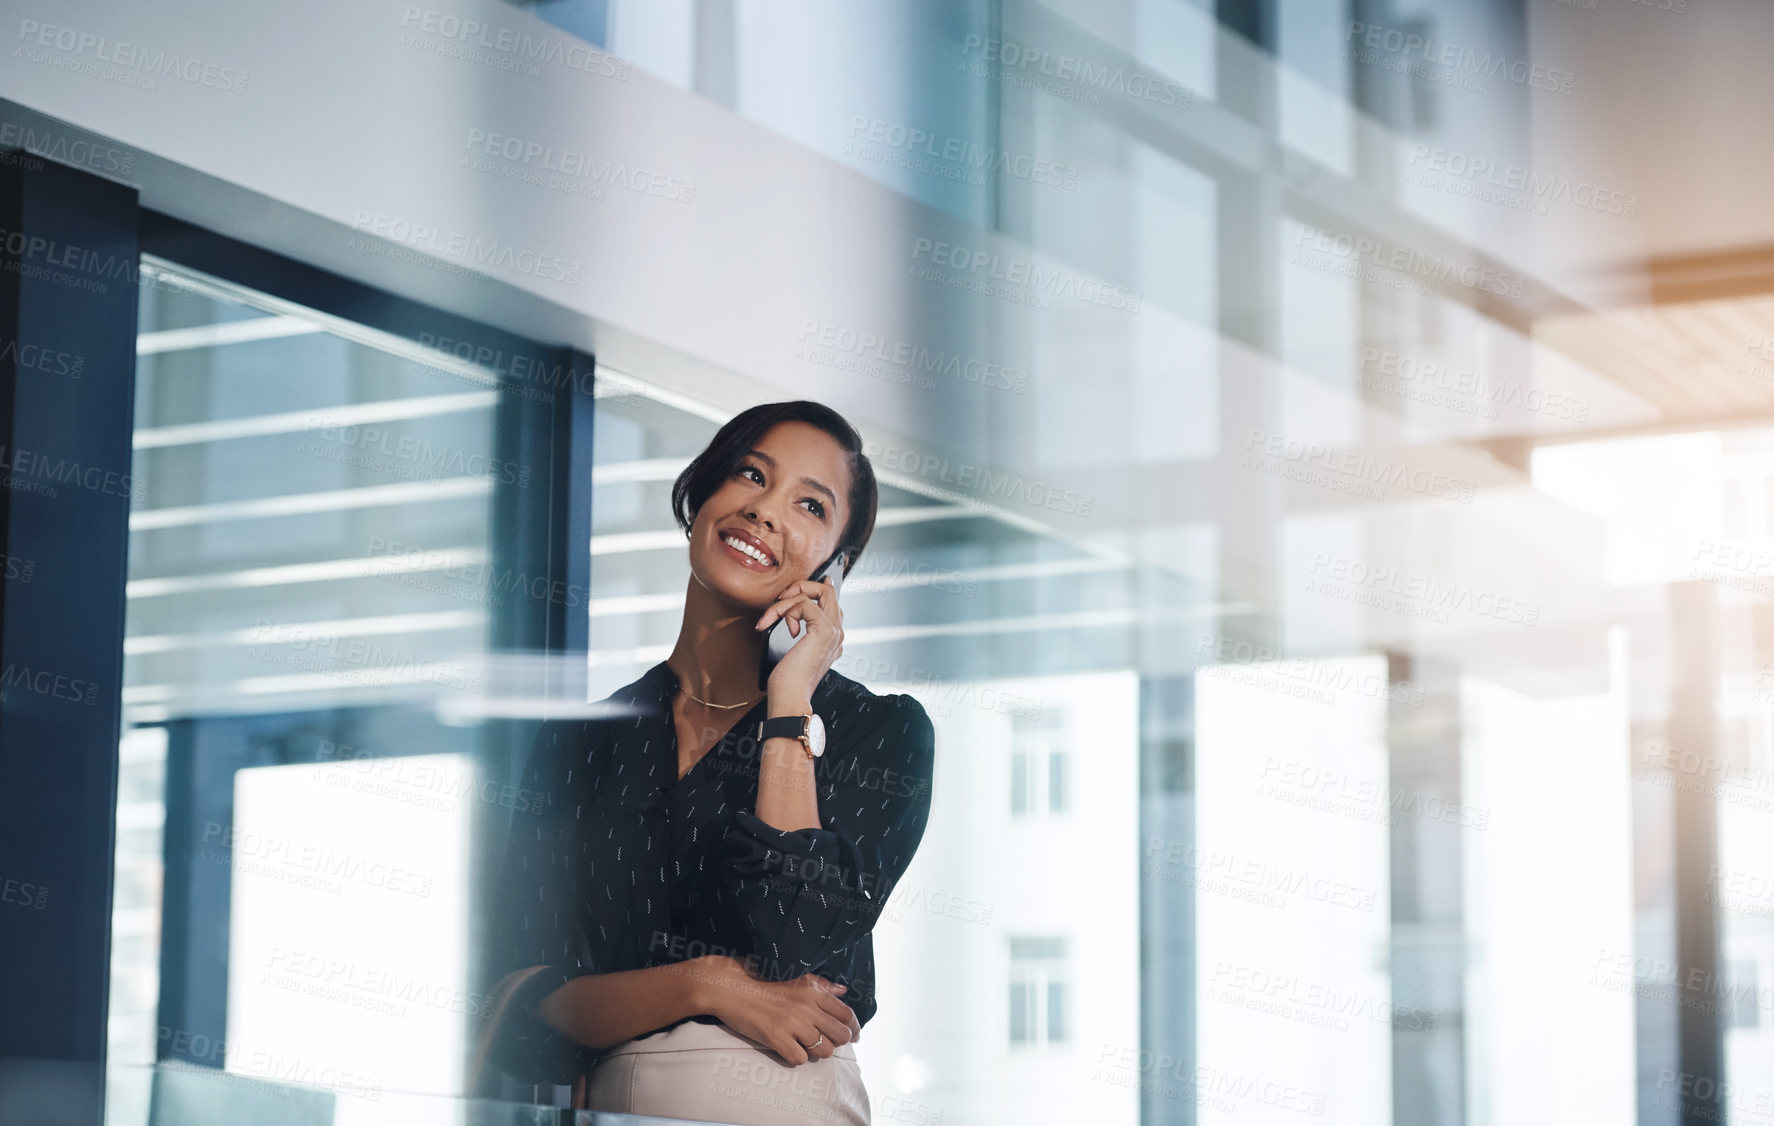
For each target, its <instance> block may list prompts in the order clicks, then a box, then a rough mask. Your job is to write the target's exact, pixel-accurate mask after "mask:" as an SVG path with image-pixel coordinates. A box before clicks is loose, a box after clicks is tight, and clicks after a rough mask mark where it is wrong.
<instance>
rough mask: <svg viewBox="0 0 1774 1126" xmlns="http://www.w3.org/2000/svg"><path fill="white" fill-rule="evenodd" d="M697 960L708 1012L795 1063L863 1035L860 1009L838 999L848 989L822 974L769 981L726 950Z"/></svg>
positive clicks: (824, 1056) (823, 1054)
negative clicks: (755, 973) (859, 1016)
mask: <svg viewBox="0 0 1774 1126" xmlns="http://www.w3.org/2000/svg"><path fill="white" fill-rule="evenodd" d="M693 961H695V962H697V963H700V964H699V965H698V967H697V970H698V973H697V975H696V978H697V981H698V983H699V984H700V986H701V988H700V990H699V995H700V997H701V1004H702V1008H703V1011H704V1012H707V1013H709V1014H711V1015H713V1016H717V1017H719V1018H721V1022H722V1023H724V1024H725V1025H727V1027H729V1028H731V1029H732V1030H733V1031H735V1032H737V1033H739V1034H740V1035H741V1036H749V1037H751V1038H752V1039H753V1040H756V1041H758V1042H759V1043H762V1044H765V1045H767V1046H768V1047H769V1048H770V1049H771V1050H772V1051H774V1052H775V1053H776V1054H777V1055H779V1056H781V1057H782V1058H783V1060H784V1061H785V1062H786V1063H788V1065H789V1066H790V1067H799V1066H800V1065H801V1064H804V1063H806V1062H808V1060H809V1059H821V1060H822V1059H827V1058H829V1057H830V1056H831V1054H832V1052H834V1051H835V1050H837V1047H838V1045H840V1044H848V1043H849V1042H850V1041H852V1040H854V1039H856V1038H857V1037H858V1036H860V1035H861V1034H862V1025H861V1024H860V1023H859V1022H858V1021H857V1019H856V1013H855V1012H854V1011H853V1010H852V1009H851V1008H850V1006H849V1005H846V1004H845V1003H844V1002H843V1001H840V1000H839V999H838V998H839V997H840V996H841V995H842V994H843V993H845V992H846V990H847V987H845V986H842V985H834V984H832V983H831V982H829V981H827V980H826V979H825V978H823V977H820V976H819V975H818V974H802V975H801V976H800V977H797V978H791V979H790V980H788V981H766V980H764V979H763V978H759V977H755V976H753V975H752V973H751V972H750V970H749V968H748V967H747V966H746V965H745V963H744V962H742V961H740V960H739V959H738V958H734V957H731V956H729V955H726V954H709V955H706V956H705V957H701V958H696V959H693ZM822 1035H823V1036H824V1037H825V1039H823V1040H821V1039H820V1036H822ZM809 1044H812V1045H813V1047H812V1048H808V1047H807V1045H809Z"/></svg>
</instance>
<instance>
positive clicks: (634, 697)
mask: <svg viewBox="0 0 1774 1126" xmlns="http://www.w3.org/2000/svg"><path fill="white" fill-rule="evenodd" d="M677 688H678V678H677V674H676V673H674V672H673V671H672V670H671V668H670V666H668V665H666V664H665V663H664V662H663V661H662V662H660V663H659V664H657V665H654V666H653V667H652V668H651V669H649V670H648V671H647V672H646V673H645V674H644V675H643V676H642V677H641V678H640V679H639V680H636V681H634V682H633V683H632V684H629V685H626V686H624V687H623V688H621V689H618V690H617V691H616V692H614V693H612V694H611V695H610V696H609V697H608V699H607V700H606V704H608V705H611V706H612V708H613V711H615V712H617V713H620V714H616V715H613V716H610V717H604V716H600V717H598V718H594V719H574V720H566V721H559V720H557V721H549V722H546V723H544V724H543V725H542V730H541V732H540V733H539V734H538V736H537V738H536V743H535V749H534V750H533V751H532V752H531V755H530V761H529V764H528V767H527V769H526V771H525V778H524V783H523V784H524V786H525V787H526V788H527V789H528V790H529V791H530V792H531V794H539V795H544V797H543V799H542V800H541V801H539V802H537V803H535V806H534V808H535V809H536V811H537V812H535V813H534V814H530V815H526V814H523V813H519V814H517V815H516V819H515V822H514V824H513V826H512V829H511V834H510V839H509V844H508V846H507V848H506V850H505V854H504V857H503V860H502V863H501V867H500V870H499V873H498V884H497V886H496V889H495V902H496V903H497V904H498V905H499V906H498V910H497V914H496V917H495V918H494V919H493V920H492V921H491V923H492V925H491V928H490V929H491V935H490V937H491V938H492V939H493V941H494V947H493V949H494V951H495V961H496V962H497V964H498V968H499V969H500V971H501V972H504V971H506V970H512V969H521V968H524V967H529V966H537V965H541V966H546V967H547V969H546V970H544V971H542V972H540V973H537V974H535V975H534V976H533V977H531V978H530V979H529V980H528V981H527V982H525V984H524V985H523V986H522V987H521V988H520V989H519V990H518V991H517V992H516V993H515V994H514V995H513V997H512V1000H511V1002H510V1008H509V1010H508V1015H507V1017H506V1018H505V1020H504V1022H503V1031H502V1033H501V1035H500V1036H499V1037H498V1040H497V1041H496V1042H495V1043H494V1044H493V1045H492V1047H493V1058H494V1060H495V1061H496V1062H497V1063H498V1064H499V1065H500V1066H501V1067H502V1068H503V1069H504V1070H505V1071H506V1072H507V1073H508V1074H510V1075H511V1076H513V1078H515V1079H517V1080H518V1081H520V1082H524V1083H561V1084H566V1083H570V1082H572V1081H573V1079H574V1078H576V1077H577V1076H578V1075H580V1074H582V1073H583V1072H585V1071H586V1070H587V1069H589V1068H590V1066H591V1065H592V1064H594V1063H595V1062H596V1061H597V1058H598V1057H599V1056H600V1055H601V1054H602V1053H601V1052H600V1051H598V1050H596V1049H593V1048H590V1047H587V1046H585V1045H582V1044H578V1043H576V1042H574V1041H572V1040H570V1039H568V1038H567V1037H565V1036H562V1035H560V1034H558V1033H556V1032H554V1031H553V1030H552V1029H550V1028H549V1027H548V1026H547V1025H545V1024H544V1023H543V1022H542V1021H541V1020H540V1019H538V1018H537V1017H536V1016H535V1015H534V1009H535V1006H536V1005H538V1004H539V1003H540V1002H541V1000H542V999H543V998H544V997H546V996H547V995H548V994H550V993H552V992H553V991H554V990H555V989H557V988H559V987H560V986H561V985H562V984H564V983H565V982H567V981H569V980H571V979H572V978H575V977H578V976H580V975H583V974H596V973H615V972H618V971H621V970H630V969H638V968H641V967H646V966H659V965H666V964H669V963H673V962H681V961H686V960H688V959H691V958H697V957H701V956H703V955H705V954H730V955H733V956H735V957H738V958H742V959H746V960H748V962H749V964H750V965H752V966H753V967H755V972H757V973H759V974H760V975H761V976H763V977H766V978H769V979H771V980H776V981H783V980H787V979H789V978H793V977H798V976H800V975H801V974H805V973H817V974H819V975H820V976H822V977H825V978H828V979H830V980H831V981H833V982H835V983H838V984H841V985H846V986H848V987H849V989H848V991H847V992H846V993H845V994H844V998H843V999H844V1002H845V1003H846V1004H848V1005H849V1006H850V1007H851V1008H852V1009H854V1010H855V1011H856V1018H857V1020H858V1021H860V1022H861V1023H863V1024H865V1025H866V1024H867V1023H868V1021H869V1018H870V1017H872V1016H873V1015H874V1013H875V1010H876V1007H877V1006H876V999H875V961H874V944H873V941H872V940H871V938H870V934H869V932H870V931H871V930H872V929H873V927H874V925H875V921H876V919H877V918H879V916H880V912H881V907H882V905H883V903H884V902H885V901H886V899H887V897H888V896H889V895H891V894H892V891H893V887H894V884H895V883H896V882H897V881H898V880H899V878H900V876H901V875H902V874H903V873H904V872H905V869H906V866H907V865H908V864H910V863H911V860H912V856H913V855H914V854H915V853H916V852H917V850H918V843H919V841H920V840H922V839H923V836H924V827H925V824H926V823H927V822H928V820H929V814H930V797H931V779H932V773H933V767H934V764H935V732H934V730H933V728H932V725H931V723H930V718H929V716H927V715H926V714H925V711H924V708H923V706H922V705H920V704H919V703H918V701H917V700H915V699H913V698H912V697H911V696H907V695H900V694H895V695H887V696H878V695H876V694H874V693H873V692H870V691H869V690H868V689H867V688H864V687H863V686H862V685H861V684H858V683H857V682H856V681H853V680H851V679H850V678H848V677H846V676H843V675H842V674H840V673H838V672H837V671H836V670H832V671H829V672H827V673H826V674H825V677H824V679H822V680H821V681H820V682H819V686H818V688H817V689H816V690H815V691H814V693H813V700H812V703H813V710H814V711H816V712H817V713H819V716H820V718H821V719H822V720H823V721H824V722H825V729H826V749H825V753H824V755H822V756H821V757H820V758H819V759H818V760H817V761H816V762H815V764H814V776H815V796H816V799H817V801H818V804H819V823H820V828H817V829H801V830H792V831H784V830H779V829H776V828H774V827H772V826H771V825H769V824H768V823H766V822H764V821H763V820H761V819H759V818H758V816H757V815H756V813H755V812H753V810H754V807H755V805H756V802H757V795H758V756H759V754H760V753H761V751H762V750H763V744H762V742H761V741H760V740H759V739H758V729H759V725H760V724H761V723H762V722H763V720H764V719H765V718H766V715H767V712H766V703H765V702H764V701H762V700H760V701H759V702H758V703H757V704H755V705H754V706H753V707H752V709H751V710H750V711H748V712H746V713H745V715H744V716H742V717H741V718H739V719H738V720H736V721H734V723H733V726H732V727H731V729H729V730H728V731H727V732H726V734H725V735H724V736H723V737H722V738H721V739H720V740H719V741H718V742H717V743H715V745H714V746H713V747H712V748H710V749H709V751H708V752H707V753H706V754H704V755H703V756H702V758H701V759H699V760H698V761H697V762H696V764H695V765H694V766H692V767H691V768H690V770H689V772H688V773H686V774H685V775H684V776H683V777H682V778H678V777H677V772H678V745H677V743H678V741H677V729H676V725H675V724H674V723H673V721H672V712H671V701H672V697H673V695H674V694H675V693H676V692H677ZM495 976H497V975H495ZM689 1019H691V1020H698V1021H703V1022H705V1023H716V1022H717V1021H716V1018H715V1017H713V1016H711V1015H708V1014H701V1015H698V1016H693V1017H690V1018H689Z"/></svg>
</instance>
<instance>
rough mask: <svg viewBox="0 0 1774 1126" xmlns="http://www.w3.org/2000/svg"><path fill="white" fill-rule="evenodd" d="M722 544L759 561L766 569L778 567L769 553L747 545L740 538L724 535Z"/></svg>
mask: <svg viewBox="0 0 1774 1126" xmlns="http://www.w3.org/2000/svg"><path fill="white" fill-rule="evenodd" d="M721 542H722V543H724V544H726V545H727V546H728V547H730V548H732V549H733V550H734V551H737V552H739V553H740V554H741V555H744V556H746V557H748V558H751V559H755V560H757V561H758V562H759V563H761V564H763V565H764V566H766V567H774V566H776V559H775V558H774V557H773V556H772V555H771V554H770V553H769V552H767V551H765V550H764V549H763V548H761V547H759V546H757V545H756V544H753V543H747V542H746V541H745V540H742V539H740V538H739V537H738V536H735V535H732V534H724V535H722V536H721Z"/></svg>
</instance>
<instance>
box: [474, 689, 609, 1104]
mask: <svg viewBox="0 0 1774 1126" xmlns="http://www.w3.org/2000/svg"><path fill="white" fill-rule="evenodd" d="M578 730H579V731H580V732H584V731H585V730H586V729H585V728H583V727H581V728H579V729H578ZM574 734H575V728H574V727H572V726H570V725H567V724H562V723H558V722H546V723H544V724H543V725H542V729H541V731H540V732H538V733H537V736H536V742H535V745H534V747H533V748H532V750H531V752H530V761H529V763H528V765H527V766H526V767H525V769H524V781H523V787H524V791H527V794H528V803H527V804H528V805H529V809H528V810H527V811H526V810H521V809H520V810H519V811H518V812H515V813H514V814H513V820H512V824H511V832H510V834H509V835H508V837H507V843H506V848H505V853H504V856H503V857H502V858H501V862H500V867H499V873H498V882H497V883H496V884H495V887H496V889H497V894H496V896H495V902H496V903H497V904H498V913H497V917H496V918H495V919H494V920H493V926H492V928H491V930H492V933H493V935H494V936H495V942H496V946H495V949H494V958H493V960H494V963H495V965H496V966H497V968H498V972H497V973H495V974H494V975H493V976H494V977H495V978H501V977H502V976H503V975H505V974H507V973H510V972H513V971H517V970H523V969H528V968H529V967H532V966H541V967H542V969H541V970H539V971H538V972H536V973H535V974H533V975H531V976H530V977H529V978H528V979H526V980H525V981H524V982H523V984H522V985H520V986H519V987H518V988H517V989H516V990H515V991H513V993H512V994H511V996H510V999H509V1000H508V1001H507V1002H506V1004H505V1011H504V1016H503V1019H502V1021H501V1023H500V1025H499V1027H498V1028H497V1029H493V1030H491V1031H492V1033H493V1035H494V1039H493V1041H492V1043H491V1045H490V1051H489V1057H490V1058H491V1060H492V1062H493V1063H494V1064H496V1065H497V1066H498V1067H499V1069H500V1070H502V1071H504V1072H505V1073H506V1074H508V1075H510V1076H511V1077H512V1078H513V1079H515V1080H517V1081H518V1082H520V1083H555V1084H562V1085H566V1084H571V1083H572V1082H573V1081H574V1080H575V1079H577V1078H578V1077H579V1076H580V1075H582V1074H584V1073H585V1072H586V1071H587V1070H589V1069H590V1067H591V1065H592V1064H594V1063H596V1062H597V1060H598V1058H599V1057H600V1056H602V1055H603V1052H601V1051H600V1050H598V1049H595V1048H591V1047H588V1046H586V1045H584V1044H580V1043H579V1042H578V1041H576V1040H573V1039H571V1038H570V1037H567V1036H564V1035H562V1034H561V1033H558V1032H556V1031H554V1029H553V1028H551V1027H550V1026H549V1025H548V1024H547V1023H545V1022H544V1021H543V1020H542V1018H541V1017H539V1016H537V1015H536V1009H537V1007H538V1006H539V1005H540V1004H541V1003H542V1000H543V999H544V998H545V997H547V996H548V995H549V994H550V993H553V992H554V991H555V990H556V989H558V988H560V987H561V986H562V985H565V984H566V983H567V982H569V981H571V980H572V979H574V978H576V977H581V976H584V975H585V974H591V973H598V972H600V971H599V969H598V967H597V966H596V965H595V964H594V963H595V956H594V955H593V953H592V949H591V944H590V943H589V942H586V941H584V936H582V935H581V934H580V911H579V910H578V902H579V898H578V896H577V895H576V893H575V886H574V881H573V867H574V866H573V864H572V856H571V852H570V849H571V847H572V839H573V838H572V831H573V826H572V824H571V820H570V818H568V817H566V816H564V811H565V810H567V809H570V808H571V804H570V803H569V802H568V801H567V800H566V795H567V794H569V793H571V792H572V789H571V788H572V786H573V784H574V782H575V781H581V780H580V779H578V778H577V777H576V775H575V774H574V773H573V772H574V770H575V766H576V767H577V769H578V770H585V769H587V767H586V766H585V765H584V764H583V763H576V761H575V760H576V759H577V758H578V756H577V755H575V754H569V753H568V752H570V751H573V750H575V749H577V748H578V747H579V746H580V744H581V743H582V742H584V740H582V739H575V738H573V735H574ZM520 792H523V791H520ZM483 1015H484V1016H487V1017H490V1016H492V1015H493V1014H492V1013H491V1012H487V1013H485V1014H483Z"/></svg>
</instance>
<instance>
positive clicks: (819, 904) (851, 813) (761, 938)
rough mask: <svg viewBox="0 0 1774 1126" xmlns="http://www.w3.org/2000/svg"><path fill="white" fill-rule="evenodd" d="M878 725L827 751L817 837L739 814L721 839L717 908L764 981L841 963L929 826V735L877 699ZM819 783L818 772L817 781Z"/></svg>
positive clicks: (917, 707)
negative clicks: (728, 916) (739, 924)
mask: <svg viewBox="0 0 1774 1126" xmlns="http://www.w3.org/2000/svg"><path fill="white" fill-rule="evenodd" d="M876 707H879V708H880V709H882V711H883V712H884V713H885V714H884V715H883V717H882V719H881V720H880V721H879V722H877V723H875V724H872V725H869V726H868V727H867V728H865V729H864V730H863V732H862V734H861V735H860V736H859V737H858V738H857V740H856V741H855V743H853V744H851V745H849V746H846V747H841V748H835V749H828V750H827V751H826V754H827V755H833V754H834V750H835V751H836V753H837V757H836V758H835V759H834V761H833V763H832V766H831V768H830V769H831V771H832V773H831V774H830V775H829V776H828V777H829V778H830V782H829V784H824V785H819V786H818V789H817V791H816V793H817V796H818V801H819V821H820V828H817V829H796V830H784V829H777V828H775V827H774V826H772V825H770V824H769V823H768V822H766V821H764V820H763V819H761V818H760V817H758V816H757V814H755V813H753V812H751V811H748V810H739V811H737V812H736V813H735V814H734V824H733V826H732V827H730V828H729V829H728V831H727V838H726V843H727V860H726V866H725V870H724V872H723V885H724V886H723V890H724V892H725V896H724V900H725V903H726V904H727V905H728V907H729V908H730V909H731V910H733V911H735V912H736V913H737V914H738V916H739V918H740V919H741V920H742V921H743V923H744V926H745V929H746V930H747V932H748V933H749V934H750V936H751V938H752V943H753V947H752V948H753V950H755V951H756V953H757V955H758V957H759V958H760V959H761V961H762V962H763V963H764V965H763V967H762V972H763V973H764V974H765V975H766V976H769V977H774V978H777V979H779V980H787V979H788V978H791V977H798V976H799V975H801V974H805V973H816V972H819V971H820V970H821V969H822V968H824V967H826V966H827V965H828V964H829V963H832V962H834V961H837V962H838V963H839V964H842V961H843V954H844V951H845V950H846V949H848V948H849V947H851V946H852V945H854V944H855V943H856V942H857V941H858V940H859V939H861V938H862V937H863V936H865V935H867V934H868V933H869V932H870V931H871V930H873V929H874V926H875V921H876V919H878V918H879V917H880V914H881V907H882V905H883V904H884V903H885V902H886V901H887V897H888V896H889V895H891V894H892V892H893V886H894V884H895V883H897V882H898V880H899V878H900V876H902V875H903V874H904V873H905V870H906V866H907V865H909V864H910V863H911V862H912V856H913V855H914V854H915V853H916V852H917V851H918V843H919V842H920V841H921V840H922V839H923V837H924V827H925V825H926V823H927V822H928V821H929V819H930V796H931V794H930V788H931V779H932V775H933V774H934V769H935V762H936V733H935V729H934V728H933V727H932V726H931V723H930V717H929V716H928V715H926V714H925V712H924V707H923V705H922V704H920V703H918V701H917V700H915V699H913V698H912V697H910V696H907V695H896V696H886V697H882V698H880V700H879V702H878V703H877V704H876ZM820 773H821V774H823V772H820Z"/></svg>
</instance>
